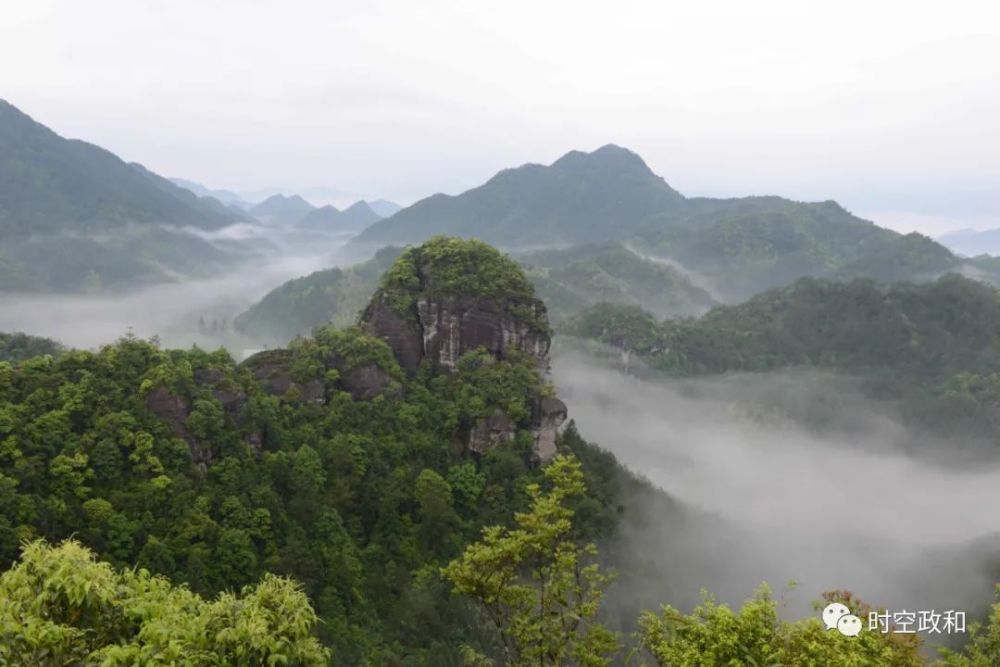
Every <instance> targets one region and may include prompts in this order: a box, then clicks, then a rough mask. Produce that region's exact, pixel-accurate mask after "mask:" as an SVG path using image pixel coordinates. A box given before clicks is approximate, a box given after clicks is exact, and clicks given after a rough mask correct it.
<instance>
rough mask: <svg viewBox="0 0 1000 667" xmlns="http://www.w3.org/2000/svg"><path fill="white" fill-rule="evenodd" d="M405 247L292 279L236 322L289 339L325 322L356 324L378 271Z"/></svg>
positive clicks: (270, 339) (255, 332) (249, 331)
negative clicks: (344, 265)
mask: <svg viewBox="0 0 1000 667" xmlns="http://www.w3.org/2000/svg"><path fill="white" fill-rule="evenodd" d="M401 252H402V250H401V249H399V248H392V247H389V248H382V249H381V250H379V251H378V252H377V253H375V257H374V258H372V259H370V260H368V261H367V262H364V263H361V264H357V265H355V266H351V267H348V268H345V269H341V268H334V269H327V270H325V271H317V272H315V273H311V274H309V275H308V276H306V277H304V278H297V279H295V280H290V281H288V282H287V283H284V284H283V285H281V286H279V287H277V288H276V289H274V290H272V291H271V292H268V294H267V295H266V296H264V298H263V299H261V300H260V301H259V302H257V303H256V304H254V305H253V306H251V307H250V308H249V309H247V310H246V311H244V312H243V313H242V314H240V315H239V316H238V317H237V318H236V320H235V321H234V327H235V328H236V330H237V331H239V332H241V333H244V334H246V335H248V336H251V337H253V338H255V339H256V340H258V341H261V342H267V343H276V344H284V343H286V342H287V341H289V340H291V339H292V338H295V337H296V336H303V335H306V334H308V333H309V332H310V331H311V330H312V328H313V327H315V326H318V325H320V324H330V323H332V324H334V325H337V326H345V325H348V324H354V323H355V322H357V319H358V314H359V313H360V312H361V311H362V310H363V309H364V307H365V305H367V303H368V300H369V299H371V295H372V292H373V291H374V290H375V287H376V285H377V284H378V280H379V277H380V276H381V275H382V273H383V272H385V270H386V269H388V268H389V267H390V266H391V265H392V263H393V262H394V261H395V260H396V258H397V257H398V256H399V254H400V253H401Z"/></svg>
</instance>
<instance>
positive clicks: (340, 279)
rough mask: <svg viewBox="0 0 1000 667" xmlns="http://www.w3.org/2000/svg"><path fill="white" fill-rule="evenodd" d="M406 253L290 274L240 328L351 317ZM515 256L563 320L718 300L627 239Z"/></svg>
mask: <svg viewBox="0 0 1000 667" xmlns="http://www.w3.org/2000/svg"><path fill="white" fill-rule="evenodd" d="M400 252H401V250H399V249H397V248H393V247H387V248H383V249H381V250H379V251H378V252H377V253H376V254H375V257H374V258H373V259H371V260H369V261H367V262H363V263H361V264H356V265H354V266H351V267H347V268H343V269H341V268H334V269H327V270H325V271H317V272H315V273H312V274H310V275H308V276H305V277H303V278H297V279H295V280H290V281H288V282H287V283H285V284H283V285H281V286H279V287H277V288H275V289H274V290H272V291H271V292H269V293H268V294H267V295H265V296H264V298H263V299H261V300H260V301H259V302H257V303H256V304H254V305H253V306H251V307H250V308H249V309H247V310H246V311H244V312H243V313H242V314H240V315H239V317H238V318H237V319H236V327H237V329H238V330H240V331H241V332H243V333H245V334H247V335H248V336H251V337H253V338H255V339H256V340H258V341H261V342H264V343H268V344H272V343H278V344H282V343H285V342H287V341H289V340H291V339H292V338H294V337H295V336H297V335H303V334H306V333H308V332H309V330H310V329H312V327H314V326H318V325H320V324H328V323H333V324H337V325H343V324H347V323H349V322H352V321H353V320H354V319H355V318H356V316H357V314H358V312H359V310H360V309H361V307H362V306H363V305H364V304H365V302H366V300H367V298H368V296H369V295H370V294H371V292H372V291H373V290H374V289H375V287H376V286H377V284H378V279H379V277H380V276H381V274H382V273H383V272H384V271H385V270H386V269H388V268H389V265H390V264H391V262H392V260H393V259H395V257H397V256H398V255H399V253H400ZM515 259H516V260H517V261H518V263H519V264H520V265H521V266H522V267H523V268H524V271H525V274H526V275H527V277H528V279H529V280H530V281H531V282H532V283H533V284H534V286H535V290H536V291H537V292H538V295H539V296H540V297H541V298H542V299H543V300H544V301H545V303H546V306H547V309H548V312H549V318H550V320H551V321H552V323H553V324H554V325H557V326H558V325H559V324H560V323H562V322H563V321H565V320H566V319H567V318H568V317H569V316H571V315H573V314H575V313H577V312H578V311H580V310H582V309H583V308H586V307H587V306H591V305H593V304H595V303H599V302H601V301H609V302H613V303H618V304H642V305H643V306H644V307H646V308H649V309H651V310H652V311H654V312H655V313H656V314H657V315H658V316H660V317H667V316H681V315H696V314H699V313H701V312H704V311H705V310H706V309H707V308H709V307H710V306H712V305H715V303H716V301H715V300H714V299H713V298H712V296H711V295H710V294H709V293H708V292H707V291H706V290H705V289H703V288H701V287H698V286H696V285H694V284H692V283H691V281H690V280H689V279H688V278H686V277H685V276H684V275H683V274H681V273H680V272H679V271H678V270H676V269H674V268H672V267H670V266H668V265H665V264H662V263H657V262H655V261H653V260H650V259H646V258H643V257H640V256H639V255H637V254H636V253H634V252H632V251H630V250H628V249H626V247H625V246H623V245H622V244H620V243H604V244H595V245H581V246H574V247H573V248H569V249H565V250H551V251H538V252H532V253H526V254H522V255H516V256H515Z"/></svg>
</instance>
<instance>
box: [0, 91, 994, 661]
mask: <svg viewBox="0 0 1000 667" xmlns="http://www.w3.org/2000/svg"><path fill="white" fill-rule="evenodd" d="M383 195H384V196H385V197H388V195H389V193H388V192H386V193H380V195H379V196H377V197H372V198H370V199H357V200H353V199H352V198H346V199H345V197H344V196H343V195H342V194H341V193H339V192H338V191H334V190H332V189H331V190H330V191H328V192H327V191H316V192H313V193H312V194H310V193H306V192H303V193H298V192H292V191H287V190H286V191H277V190H275V191H270V192H268V193H267V194H261V193H257V195H250V194H245V193H238V192H235V191H231V190H222V189H210V188H209V187H206V186H203V185H200V184H198V183H196V182H194V181H192V180H189V179H186V178H166V177H163V176H160V175H158V174H156V173H153V171H151V170H149V169H147V168H146V167H143V166H141V165H139V164H137V163H130V162H126V161H123V160H122V159H120V158H119V157H117V156H116V155H115V154H113V153H112V152H110V151H108V150H105V149H103V148H101V147H99V146H96V145H93V144H90V143H86V142H84V141H79V140H70V139H66V138H64V137H63V136H61V135H59V134H57V133H56V132H55V131H53V130H51V129H49V128H47V127H45V126H44V125H42V124H40V123H38V122H36V121H34V120H33V119H32V118H31V117H29V116H28V115H27V114H26V113H24V112H22V111H21V110H19V109H18V108H16V107H15V106H13V104H10V103H7V102H3V101H0V241H2V242H0V570H2V574H0V602H2V604H0V664H3V665H46V666H47V665H53V666H55V665H88V666H89V665H102V666H114V665H278V664H283V665H326V664H335V665H359V666H361V665H365V666H381V665H394V666H395V665H399V666H403V665H405V666H408V667H409V666H414V667H416V666H428V667H440V666H444V667H447V666H456V667H457V666H462V665H466V666H485V665H552V666H555V665H580V666H599V665H626V664H628V665H658V666H660V667H668V666H669V667H676V666H680V665H692V666H694V665H698V666H701V665H706V666H708V665H748V666H750V665H765V664H766V665H843V666H845V667H847V666H856V665H893V666H899V667H905V666H909V665H930V664H934V665H948V666H976V667H979V666H982V665H995V664H1000V649H998V646H1000V639H998V637H1000V606H998V605H996V604H995V602H996V598H995V594H994V591H995V586H996V585H997V584H998V583H1000V523H998V520H997V515H996V512H995V509H996V507H998V505H1000V291H998V289H1000V260H998V259H997V258H996V257H993V256H991V255H987V254H978V253H974V252H970V251H969V247H970V244H973V243H974V242H973V241H970V238H971V236H970V235H969V234H964V235H961V234H960V235H959V236H958V237H957V238H958V241H960V243H958V241H956V242H955V243H956V244H955V245H954V246H952V244H950V243H949V244H948V245H945V244H943V243H947V241H948V239H946V238H943V239H942V242H939V241H936V240H934V239H932V238H930V237H928V236H926V235H923V234H920V233H917V232H912V233H908V234H902V233H899V232H897V231H893V230H891V229H889V228H886V227H883V226H880V225H879V224H877V221H874V222H873V221H870V220H867V219H864V218H863V217H859V216H857V215H855V214H853V213H851V212H850V211H848V210H847V209H846V208H845V207H844V206H842V205H840V204H838V203H836V202H834V201H819V202H803V201H796V200H793V199H786V198H783V197H780V196H770V195H769V196H749V197H733V198H709V197H689V196H686V195H685V194H683V193H681V192H679V191H678V190H675V189H674V188H673V187H671V186H670V185H669V184H668V183H667V181H665V180H664V179H663V178H661V177H660V176H659V175H657V174H656V173H654V172H653V171H652V170H651V169H650V167H649V166H647V164H646V162H645V161H644V160H643V159H642V158H641V157H640V156H639V155H638V154H637V153H635V152H633V151H631V150H629V149H627V148H623V147H621V146H618V145H614V144H608V145H605V146H603V147H601V148H598V149H596V150H593V151H590V152H584V151H577V150H573V151H570V152H567V153H565V154H564V155H563V156H562V157H560V158H559V159H557V160H555V161H554V162H552V163H551V164H547V165H543V164H534V163H531V164H524V165H521V166H514V167H512V168H508V169H504V170H502V171H500V172H499V173H496V175H494V176H493V177H492V178H490V179H488V180H486V181H485V182H484V183H482V184H481V185H478V186H477V187H474V188H472V189H468V190H465V191H464V192H461V193H460V194H457V195H446V194H433V195H431V196H428V197H425V198H422V199H419V200H417V201H416V202H414V203H412V204H410V205H407V206H401V205H398V204H394V203H393V202H391V201H389V200H388V198H382V196H383ZM963 244H964V245H963ZM831 605H839V606H841V607H844V609H845V613H844V615H850V616H851V617H852V618H853V616H854V615H856V616H857V617H858V618H860V623H861V624H862V626H863V629H862V630H861V631H860V632H858V631H854V632H853V633H851V632H846V631H844V630H843V628H841V631H839V632H838V631H837V619H834V623H833V625H830V624H829V623H827V624H824V616H823V615H821V610H823V609H830V608H831V607H830V606H831ZM845 605H846V606H845ZM837 608H839V607H837ZM934 609H936V610H937V611H938V612H948V613H951V612H955V611H958V612H960V613H961V614H962V616H961V618H962V626H961V629H959V628H958V625H957V622H955V617H954V615H952V616H950V617H949V623H951V625H950V626H947V631H944V630H939V631H938V632H936V633H935V632H923V634H920V633H912V632H907V631H906V628H905V626H900V625H899V624H900V623H905V617H904V620H902V621H900V620H899V618H898V617H897V619H896V621H895V626H894V627H893V629H891V631H890V628H889V626H888V625H886V626H884V631H883V630H880V629H879V626H878V625H877V624H875V623H874V620H877V618H878V615H879V613H888V614H889V617H890V618H891V617H892V613H893V611H896V612H899V611H903V612H904V613H905V612H906V610H909V612H912V613H918V612H920V611H921V610H934ZM847 612H850V614H847ZM823 613H825V612H823ZM942 627H944V626H942ZM831 628H832V629H831Z"/></svg>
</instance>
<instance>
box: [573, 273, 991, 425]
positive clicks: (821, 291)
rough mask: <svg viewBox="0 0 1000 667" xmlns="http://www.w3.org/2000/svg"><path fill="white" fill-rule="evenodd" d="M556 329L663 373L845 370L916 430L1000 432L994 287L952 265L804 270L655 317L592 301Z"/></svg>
mask: <svg viewBox="0 0 1000 667" xmlns="http://www.w3.org/2000/svg"><path fill="white" fill-rule="evenodd" d="M564 331H565V332H566V333H568V334H571V335H576V336H580V337H583V338H587V339H594V340H597V341H599V342H601V343H605V344H608V345H611V346H613V347H616V348H618V349H620V350H623V351H626V350H627V351H629V352H632V353H635V354H637V355H638V356H639V357H640V358H641V359H642V360H643V361H644V362H645V363H646V364H648V365H649V366H651V367H652V368H654V369H656V370H659V371H662V372H666V373H669V374H671V375H680V376H686V375H706V374H719V373H732V372H752V373H758V372H766V371H772V370H778V369H790V368H803V367H806V368H818V369H826V370H830V371H834V372H837V373H846V374H849V375H852V376H857V377H861V378H863V379H864V380H865V383H864V386H863V389H864V391H865V392H866V393H867V395H868V396H870V397H871V398H873V399H878V400H887V401H891V402H894V403H895V408H894V409H896V410H898V411H899V412H901V413H902V414H901V416H902V417H904V418H906V419H907V420H909V421H912V422H916V423H917V425H918V426H920V428H921V429H922V430H928V431H933V432H940V431H941V429H953V430H956V431H957V430H962V429H964V431H963V434H964V435H967V436H968V435H972V436H976V437H981V438H987V439H990V440H991V441H993V442H996V439H997V438H1000V421H997V419H996V415H997V414H998V411H1000V291H998V290H997V289H996V288H994V287H992V286H990V285H986V284H983V283H981V282H978V281H974V280H969V279H967V278H964V277H962V276H959V275H956V274H949V275H946V276H943V277H941V278H939V279H937V280H935V281H933V282H928V283H922V284H913V283H896V284H893V285H891V286H881V285H879V284H877V283H875V282H874V281H872V280H871V279H860V278H859V279H855V280H853V281H851V282H846V283H843V282H831V281H826V280H817V279H814V278H801V279H799V280H798V281H796V282H795V283H794V284H792V285H790V286H787V287H783V288H779V289H774V290H770V291H767V292H764V293H762V294H759V295H757V296H755V297H753V298H752V299H750V300H748V301H746V302H745V303H741V304H738V305H726V306H718V307H716V308H714V309H712V310H711V311H709V312H708V313H707V314H705V315H703V316H701V317H699V318H695V319H687V320H668V321H666V322H662V323H658V322H657V321H656V319H655V318H653V317H652V316H651V315H649V314H648V313H645V312H644V311H642V310H641V309H639V308H637V307H635V306H617V305H611V304H601V305H599V306H595V307H592V308H590V309H588V310H587V311H584V312H582V313H580V314H578V315H577V316H576V317H575V318H574V319H573V321H572V322H571V323H569V324H568V325H566V326H565V327H564ZM955 434H956V433H947V435H955Z"/></svg>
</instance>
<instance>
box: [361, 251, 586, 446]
mask: <svg viewBox="0 0 1000 667" xmlns="http://www.w3.org/2000/svg"><path fill="white" fill-rule="evenodd" d="M361 326H362V327H363V328H364V329H366V330H367V331H369V332H370V333H372V334H373V335H375V336H377V337H379V338H381V339H382V340H384V341H386V343H388V344H389V346H390V347H391V348H392V350H393V353H394V355H395V357H396V359H397V361H398V362H399V364H400V366H401V367H402V368H403V369H404V370H405V371H406V372H407V373H409V374H411V375H413V374H415V373H416V372H417V370H418V368H419V367H420V365H421V363H424V362H426V363H429V364H430V365H431V366H432V367H433V368H434V369H436V370H437V371H439V372H450V371H453V370H454V369H455V366H456V363H457V362H458V358H459V357H460V356H461V355H462V354H464V353H466V352H470V351H472V350H476V349H480V348H483V349H485V350H487V351H488V352H489V353H490V354H491V355H492V356H493V357H494V358H495V359H497V360H504V359H507V358H508V357H509V356H510V354H511V353H512V352H513V351H516V352H520V353H523V354H527V355H529V356H530V357H532V358H534V360H535V362H536V364H537V366H538V370H539V373H541V374H543V375H544V374H545V373H547V372H548V368H549V347H550V345H551V336H550V330H549V325H548V316H547V314H546V310H545V304H543V303H542V301H541V300H540V299H538V298H536V297H535V295H534V289H533V288H532V287H531V284H530V283H529V282H528V281H527V279H526V278H525V276H524V274H523V272H522V271H521V269H520V267H518V266H517V265H516V264H515V263H514V262H513V261H512V260H510V259H509V258H507V257H506V256H504V255H502V254H500V253H499V252H498V251H496V250H495V249H493V248H491V247H489V246H487V245H485V244H482V243H479V242H476V241H462V240H459V239H445V238H439V239H432V240H431V241H428V242H427V243H425V244H424V245H422V246H419V247H416V248H410V249H409V250H407V251H406V252H405V253H403V255H401V256H400V258H399V259H397V261H396V263H395V264H394V265H393V267H392V268H391V269H390V271H389V272H388V273H387V274H386V278H385V279H384V280H383V284H382V286H381V287H380V288H379V290H378V291H377V292H376V293H375V295H374V297H373V298H372V300H371V302H370V303H369V305H368V307H367V308H366V309H365V311H364V313H363V314H362V316H361ZM531 401H532V403H533V405H532V413H533V418H532V423H531V425H530V429H531V431H532V433H533V434H534V436H535V453H536V456H537V458H538V459H539V460H541V461H547V460H549V459H550V458H552V456H554V455H555V439H556V433H557V431H558V428H559V426H560V425H561V424H562V423H563V422H564V421H565V419H566V406H565V404H563V402H562V401H560V400H559V399H558V398H555V397H544V398H543V397H541V396H534V397H532V398H531ZM517 427H518V425H517V424H515V423H514V422H513V421H512V420H511V419H510V417H509V416H508V415H506V414H504V413H503V411H501V410H499V409H496V410H495V411H494V412H493V413H491V414H490V415H489V416H487V417H485V418H483V419H482V420H481V421H480V422H479V423H477V424H476V425H475V426H474V427H473V428H472V429H471V430H470V432H469V434H468V439H467V443H466V446H467V448H468V449H469V450H470V451H472V452H474V453H477V454H481V453H483V452H485V451H486V450H487V449H489V448H490V447H494V446H496V445H497V444H499V443H502V442H506V441H508V440H510V439H512V438H513V437H514V435H515V433H516V432H517Z"/></svg>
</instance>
